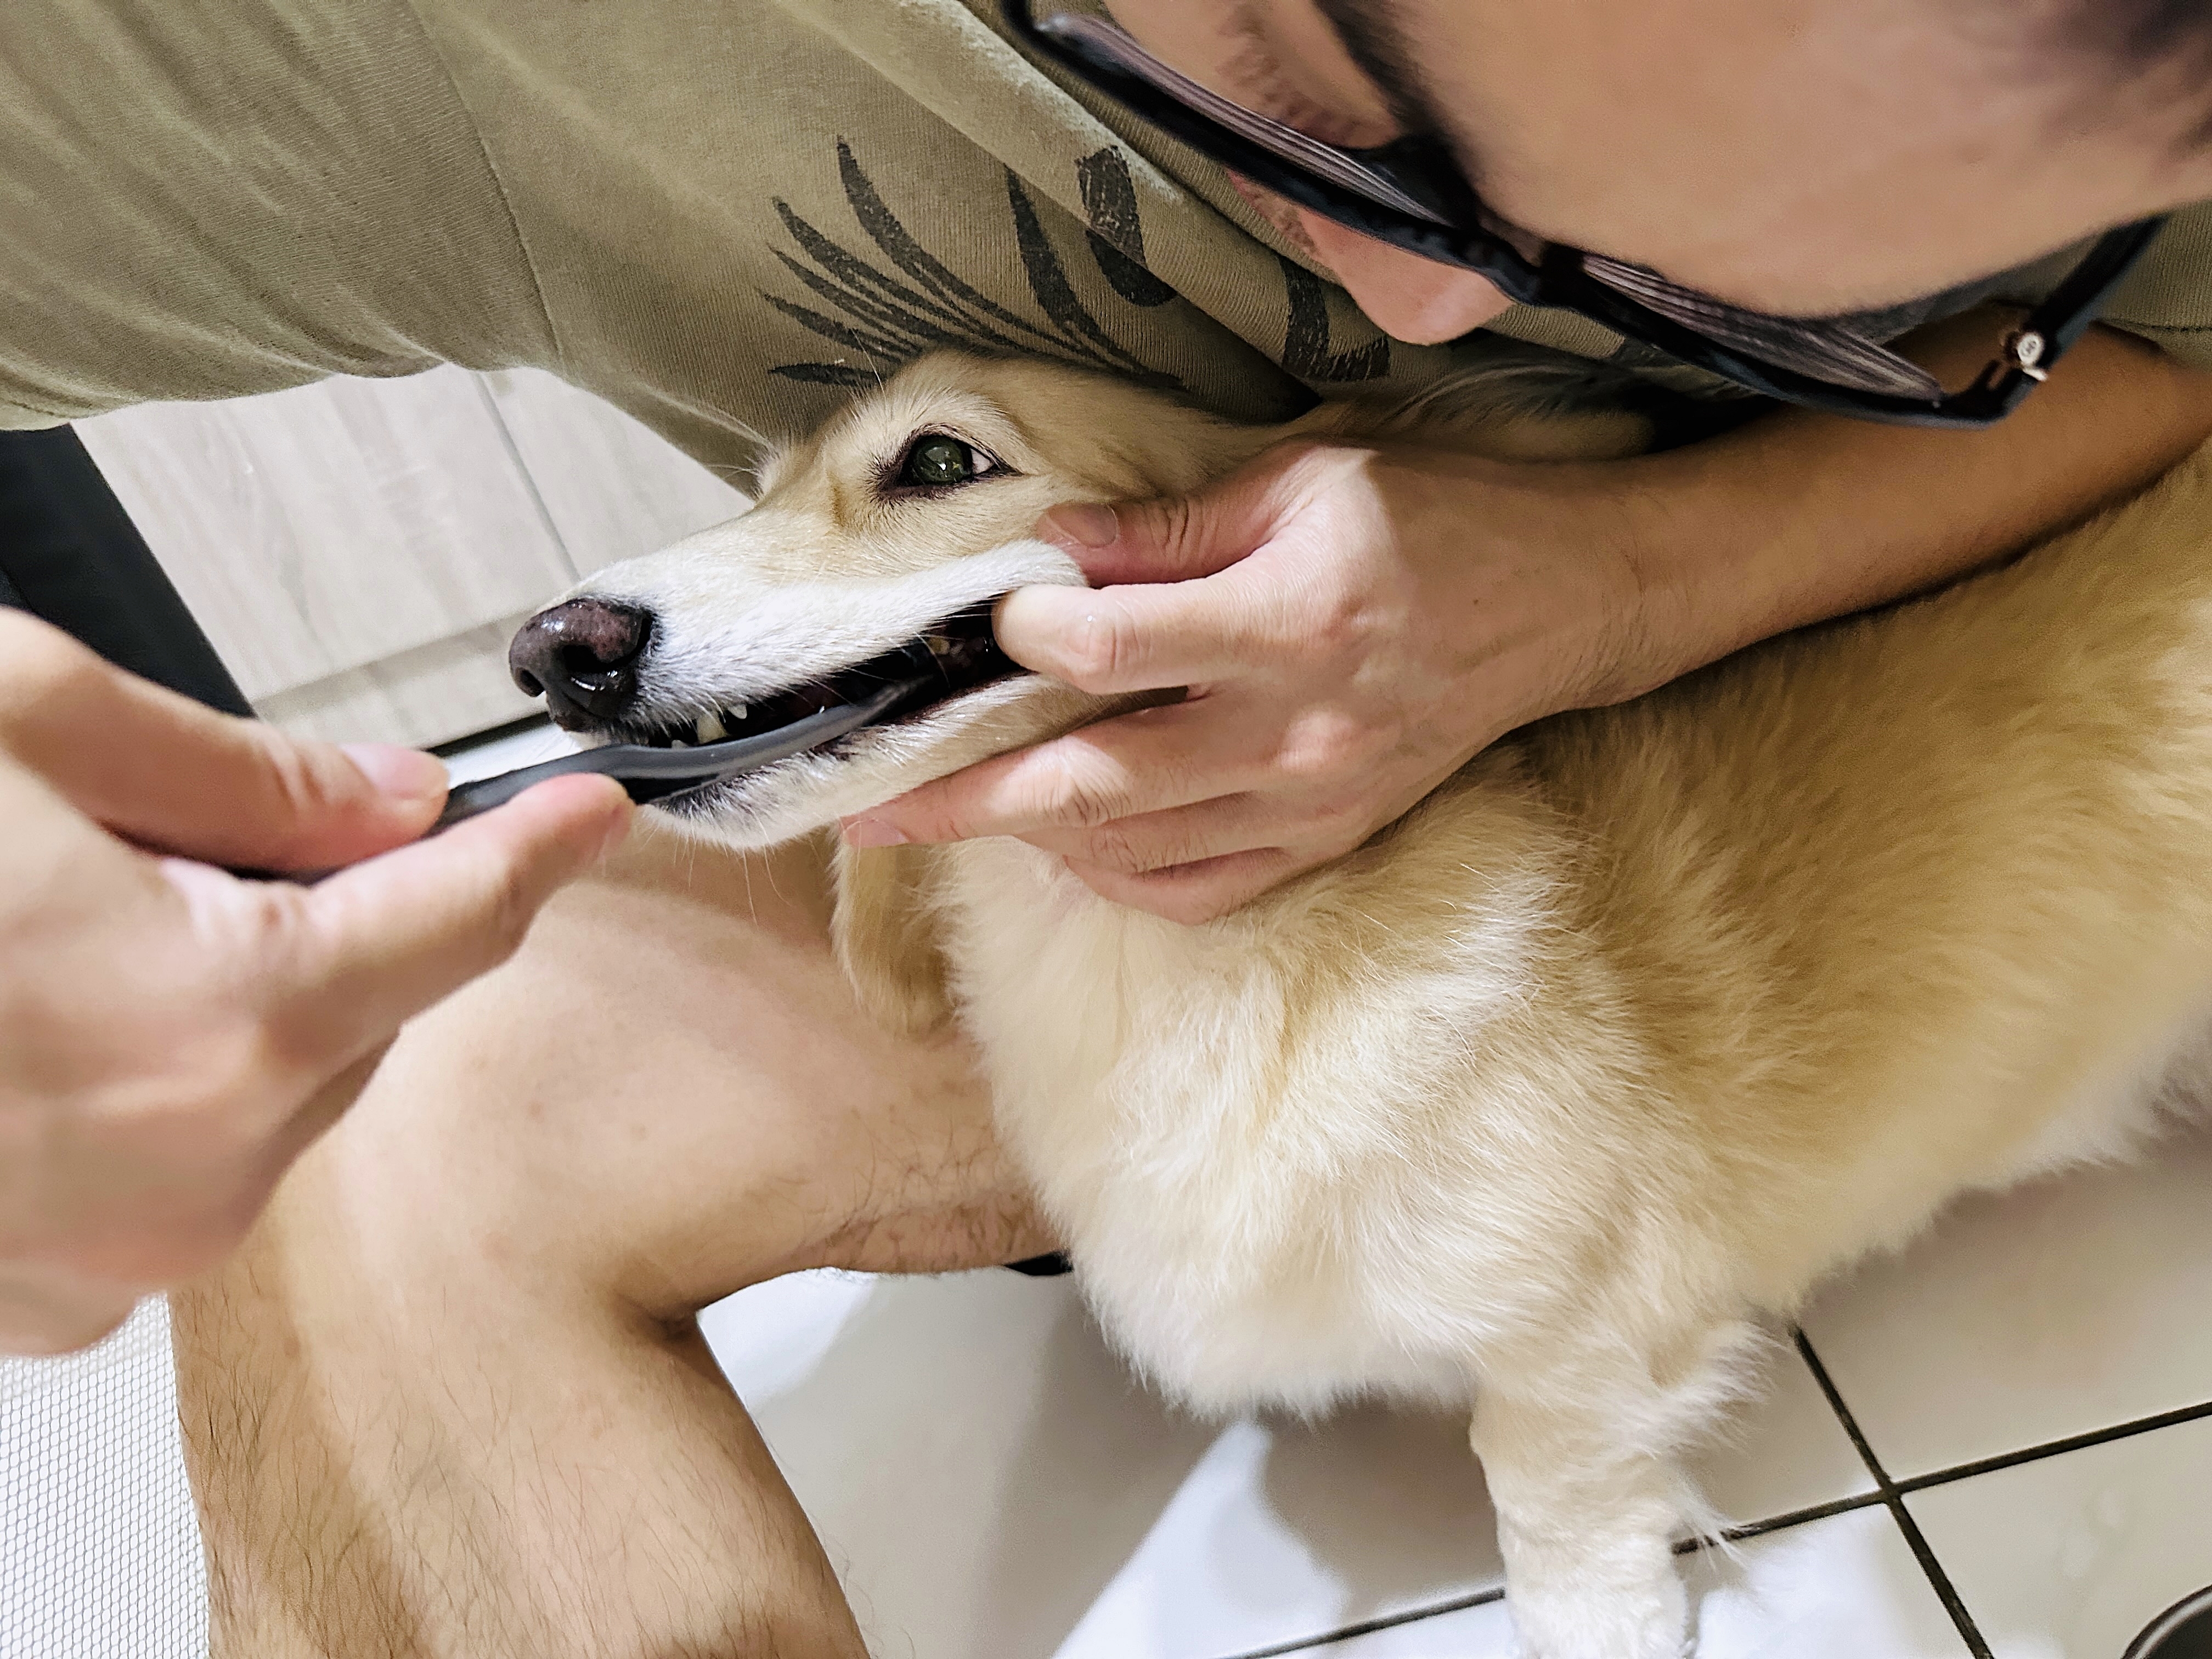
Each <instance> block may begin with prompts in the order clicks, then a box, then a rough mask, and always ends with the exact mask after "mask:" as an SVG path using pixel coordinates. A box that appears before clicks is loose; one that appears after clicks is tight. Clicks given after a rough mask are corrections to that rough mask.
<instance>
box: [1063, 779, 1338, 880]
mask: <svg viewBox="0 0 2212 1659" xmlns="http://www.w3.org/2000/svg"><path fill="white" fill-rule="evenodd" d="M1290 816H1291V808H1289V807H1288V806H1287V805H1285V802H1283V801H1282V800H1281V799H1279V798H1278V797H1274V796H1271V795H1262V794H1257V793H1250V794H1237V795H1221V796H1217V797H1216V798H1214V799H1212V800H1204V801H1199V802H1196V803H1194V804H1193V805H1189V806H1176V807H1170V808H1169V809H1168V810H1167V811H1162V812H1139V813H1136V814H1133V815H1132V816H1131V817H1125V818H1115V819H1114V820H1112V821H1111V822H1110V823H1102V824H1100V825H1099V826H1098V827H1097V829H1035V830H1031V831H1030V833H1029V834H1027V835H1025V836H1023V837H1022V839H1023V840H1024V841H1025V842H1029V843H1030V846H1032V847H1037V848H1042V849H1043V850H1044V851H1046V852H1048V853H1053V854H1058V855H1059V856H1060V857H1061V858H1063V859H1066V860H1072V861H1073V862H1076V863H1080V864H1084V865H1088V866H1096V867H1097V868H1100V869H1104V870H1119V871H1120V872H1122V873H1123V874H1124V875H1142V874H1145V873H1146V872H1149V871H1153V870H1166V869H1170V868H1172V867H1174V866H1177V865H1186V864H1197V863H1200V862H1203V861H1204V860H1208V859H1218V858H1225V857H1227V856H1228V855H1229V854H1232V853H1251V852H1257V851H1260V850H1261V849H1263V848H1278V847H1280V846H1281V845H1282V844H1283V842H1284V840H1285V820H1286V818H1288V817H1290ZM1297 828H1298V829H1299V830H1300V831H1302V832H1305V833H1309V834H1310V833H1311V832H1312V831H1313V830H1314V829H1315V828H1316V826H1315V825H1313V824H1310V823H1299V824H1298V825H1297Z"/></svg>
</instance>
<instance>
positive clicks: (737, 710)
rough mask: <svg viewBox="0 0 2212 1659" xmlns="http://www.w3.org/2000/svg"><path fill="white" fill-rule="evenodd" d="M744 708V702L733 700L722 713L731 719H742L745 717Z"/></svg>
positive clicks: (745, 706)
mask: <svg viewBox="0 0 2212 1659" xmlns="http://www.w3.org/2000/svg"><path fill="white" fill-rule="evenodd" d="M746 708H747V705H746V704H744V703H742V702H733V703H732V704H731V705H730V706H729V708H726V709H725V710H724V711H723V713H724V714H726V716H727V717H728V718H729V719H730V720H743V719H744V717H745V710H746Z"/></svg>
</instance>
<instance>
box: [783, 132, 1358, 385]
mask: <svg viewBox="0 0 2212 1659" xmlns="http://www.w3.org/2000/svg"><path fill="white" fill-rule="evenodd" d="M837 176H838V179H839V180H840V182H841V183H842V186H843V189H844V194H845V201H846V204H847V205H848V207H850V208H851V209H852V210H853V217H854V220H855V221H856V222H858V224H859V225H860V229H861V231H862V233H863V234H866V237H867V239H868V240H869V241H870V242H871V243H872V244H873V245H874V249H875V256H874V257H871V256H869V255H867V254H866V253H862V252H854V250H853V249H852V248H850V247H848V246H845V245H844V244H843V243H842V242H840V241H838V240H836V239H835V238H834V237H832V236H830V235H829V234H827V233H825V232H824V231H823V230H822V229H821V228H819V227H818V226H817V225H815V224H814V223H812V222H811V221H809V220H808V219H806V218H805V216H802V215H800V214H799V213H798V212H797V211H796V210H793V208H792V206H791V204H789V203H787V202H786V201H784V200H783V199H782V198H781V197H778V198H776V202H775V210H776V213H777V216H779V217H780V218H781V220H782V221H783V225H784V228H785V229H786V230H787V232H789V233H790V235H791V239H792V241H793V243H794V244H795V245H796V252H786V251H785V250H783V249H781V248H779V249H776V250H775V257H776V258H777V259H778V260H779V261H780V262H781V264H782V265H783V268H784V269H785V270H787V271H789V272H790V273H791V274H792V276H793V277H794V278H796V279H797V280H798V281H799V283H801V284H802V285H804V286H805V289H807V290H808V292H809V293H811V295H814V296H815V298H816V299H817V300H818V301H820V302H821V304H820V305H819V306H816V305H809V304H805V303H803V302H800V301H795V300H791V299H787V298H784V297H782V296H781V295H774V294H764V295H762V297H763V299H765V300H766V301H768V302H769V304H770V305H772V306H774V307H775V308H776V309H777V310H778V311H780V312H781V313H783V314H784V315H785V316H787V317H788V318H790V319H792V320H793V322H795V323H797V324H799V326H800V327H802V328H804V329H806V330H807V331H809V332H811V333H813V334H816V335H818V336H819V337H821V338H823V339H824V340H827V341H829V342H830V343H832V344H833V345H836V346H839V347H842V349H844V351H846V352H848V353H849V354H851V355H850V356H841V357H839V358H837V359H836V360H835V361H830V362H800V363H783V364H780V365H778V366H777V367H776V368H773V369H771V370H770V371H769V372H770V373H771V374H779V375H781V376H783V377H784V378H785V379H787V380H805V381H809V382H811V383H813V384H815V385H819V386H856V387H865V386H877V385H879V384H880V383H881V382H882V381H883V380H884V379H886V378H888V377H889V376H890V374H892V373H893V372H895V371H896V370H897V369H898V368H902V366H904V365H905V364H907V363H908V362H912V361H913V360H914V359H915V358H916V357H919V356H922V355H923V354H924V353H926V352H930V351H935V350H947V349H951V350H963V351H973V352H977V353H979V354H981V355H983V356H1020V357H1043V358H1048V359H1050V360H1051V361H1053V362H1063V363H1067V364H1069V365H1071V366H1073V367H1075V368H1091V369H1100V370H1103V371H1105V372H1106V373H1108V374H1116V375H1120V376H1122V377H1124V378H1126V379H1128V380H1134V381H1135V382H1136V383H1137V384H1138V385H1139V386H1151V387H1152V388H1154V389H1156V390H1158V391H1164V392H1177V391H1181V390H1182V382H1181V381H1180V380H1177V379H1176V377H1175V376H1174V375H1172V374H1165V373H1164V372H1162V371H1160V370H1158V369H1154V368H1151V367H1150V366H1149V365H1147V364H1146V362H1144V361H1143V360H1142V359H1141V358H1139V356H1136V355H1135V354H1134V353H1133V352H1132V351H1130V350H1128V349H1127V348H1126V347H1124V346H1123V345H1121V343H1120V342H1119V341H1117V340H1115V338H1114V337H1113V336H1112V335H1111V334H1110V333H1109V331H1107V329H1106V328H1105V327H1104V325H1102V324H1101V323H1100V321H1099V320H1098V319H1097V317H1095V316H1094V315H1092V313H1091V311H1090V309H1089V308H1088V307H1085V305H1084V303H1083V301H1082V300H1081V299H1080V298H1079V297H1078V295H1077V294H1076V291H1075V287H1074V284H1073V283H1071V282H1070V281H1069V280H1068V274H1067V269H1066V266H1065V265H1064V264H1062V263H1061V260H1060V253H1059V251H1058V250H1057V249H1055V248H1054V246H1053V244H1052V240H1051V238H1050V237H1049V236H1048V234H1046V232H1045V228H1044V224H1043V222H1042V218H1041V217H1040V216H1039V215H1038V212H1037V208H1036V202H1035V200H1034V199H1033V198H1032V197H1030V193H1029V191H1028V190H1027V189H1026V188H1025V187H1024V185H1023V184H1022V181H1021V179H1019V178H1018V176H1017V175H1016V174H1015V173H1013V171H1012V169H1008V170H1007V172H1006V207H1007V211H1008V214H1009V216H1010V219H1011V224H1012V231H1013V235H1014V246H1015V247H1016V248H1017V250H1018V252H1019V253H1020V255H1021V261H1022V271H1023V275H1024V276H1025V277H1026V278H1027V280H1028V283H1029V289H1030V297H1031V298H1032V299H1034V300H1035V301H1036V307H1037V315H1036V318H1035V319H1032V318H1028V317H1023V316H1019V315H1017V314H1016V313H1014V312H1013V311H1012V310H1010V309H1008V308H1007V307H1005V306H1002V305H1000V304H999V303H998V302H997V301H994V300H993V299H991V298H989V297H988V296H987V295H984V294H982V293H981V292H980V291H979V290H977V289H975V287H974V286H973V285H972V284H970V283H967V282H964V281H963V280H962V279H961V278H960V277H959V276H957V275H956V274H955V273H954V272H953V270H951V267H950V266H948V265H947V264H945V262H944V261H943V260H941V259H939V258H937V257H936V256H935V255H933V254H932V253H931V252H929V251H928V250H927V249H926V248H924V247H923V246H921V242H920V241H919V240H917V239H916V238H915V235H914V234H913V233H912V232H910V231H908V229H907V228H906V226H905V225H904V224H903V223H902V222H900V220H899V217H898V216H897V215H896V214H895V213H893V212H892V211H891V210H890V207H889V206H888V205H887V204H885V203H884V199H883V197H882V196H881V195H880V194H879V193H878V191H877V189H876V187H875V185H874V183H873V181H872V180H871V179H869V177H868V174H867V172H866V169H865V168H863V167H861V166H860V162H859V161H858V160H857V159H856V158H855V157H854V154H853V150H852V147H851V146H850V145H849V144H848V143H845V142H844V141H843V140H842V139H840V140H839V141H838V144H837ZM1076 187H1077V190H1078V191H1079V194H1080V196H1081V197H1082V201H1083V208H1084V214H1085V217H1086V218H1087V219H1088V221H1089V227H1088V228H1087V229H1086V230H1085V234H1084V245H1085V248H1086V249H1087V250H1088V251H1089V252H1090V255H1091V261H1092V263H1093V264H1096V265H1097V268H1098V273H1099V275H1100V276H1103V277H1104V278H1105V281H1106V283H1107V286H1108V287H1109V288H1110V289H1113V291H1114V293H1115V295H1117V296H1118V297H1119V298H1121V300H1123V301H1126V302H1127V303H1128V304H1130V305H1132V306H1135V307H1139V308H1140V309H1146V310H1149V309H1151V308H1152V307H1158V306H1164V305H1165V304H1167V303H1168V302H1169V301H1170V300H1173V299H1175V298H1176V297H1177V296H1176V290H1175V289H1172V288H1170V286H1169V285H1168V284H1167V283H1164V282H1162V281H1161V280H1160V279H1159V278H1158V276H1154V275H1153V274H1152V271H1151V270H1148V269H1146V264H1145V230H1144V225H1143V222H1142V220H1141V217H1140V216H1139V211H1138V207H1137V190H1136V185H1135V182H1134V180H1133V179H1131V177H1130V175H1129V164H1128V161H1127V159H1126V158H1125V157H1124V156H1123V155H1122V154H1121V151H1120V150H1119V149H1115V148H1114V147H1113V146H1111V145H1109V146H1107V147H1106V148H1105V149H1100V150H1097V151H1094V152H1093V153H1092V154H1091V155H1086V156H1085V157H1084V158H1083V159H1082V160H1081V161H1079V162H1077V163H1076ZM1278 258H1280V256H1278ZM1280 263H1281V265H1282V270H1283V283H1284V290H1285V316H1284V325H1283V367H1284V368H1285V369H1286V370H1288V371H1289V372H1290V373H1291V374H1292V375H1294V376H1296V377H1297V379H1299V380H1304V381H1307V382H1309V383H1316V382H1347V381H1358V380H1377V379H1380V378H1381V377H1382V376H1383V375H1385V374H1389V371H1390V342H1389V339H1388V337H1383V336H1381V335H1377V336H1376V337H1375V338H1373V339H1371V340H1369V341H1368V342H1367V343H1364V344H1363V345H1360V346H1358V347H1355V348H1354V349H1351V350H1349V351H1336V350H1333V349H1331V347H1330V340H1329V315H1328V286H1327V284H1325V283H1323V282H1322V279H1321V278H1320V277H1318V276H1315V275H1314V274H1313V273H1312V272H1311V271H1310V270H1306V269H1304V267H1303V266H1301V265H1297V264H1293V263H1292V262H1291V261H1290V260H1288V259H1281V260H1280Z"/></svg>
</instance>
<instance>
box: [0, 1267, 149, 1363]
mask: <svg viewBox="0 0 2212 1659" xmlns="http://www.w3.org/2000/svg"><path fill="white" fill-rule="evenodd" d="M137 1305H138V1297H137V1292H136V1291H128V1290H124V1289H121V1288H118V1286H115V1285H100V1284H95V1283H93V1282H90V1281H88V1280H84V1279H81V1278H80V1277H79V1276H78V1275H76V1274H73V1273H60V1272H48V1271H45V1270H41V1269H36V1268H22V1267H16V1268H11V1269H9V1271H7V1272H6V1273H0V1354H27V1355H33V1356H40V1357H48V1356H52V1355H56V1354H64V1353H75V1352H77V1351H78V1350H79V1349H81V1348H88V1347H90V1346H92V1345H93V1344H94V1343H95V1342H98V1341H100V1340H102V1339H104V1338H106V1337H108V1336H111V1335H112V1334H114V1332H115V1330H116V1328H117V1327H118V1326H119V1325H121V1324H122V1323H123V1322H124V1321H125V1320H126V1319H128V1318H130V1317H131V1310H132V1309H133V1308H135V1307H137Z"/></svg>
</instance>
